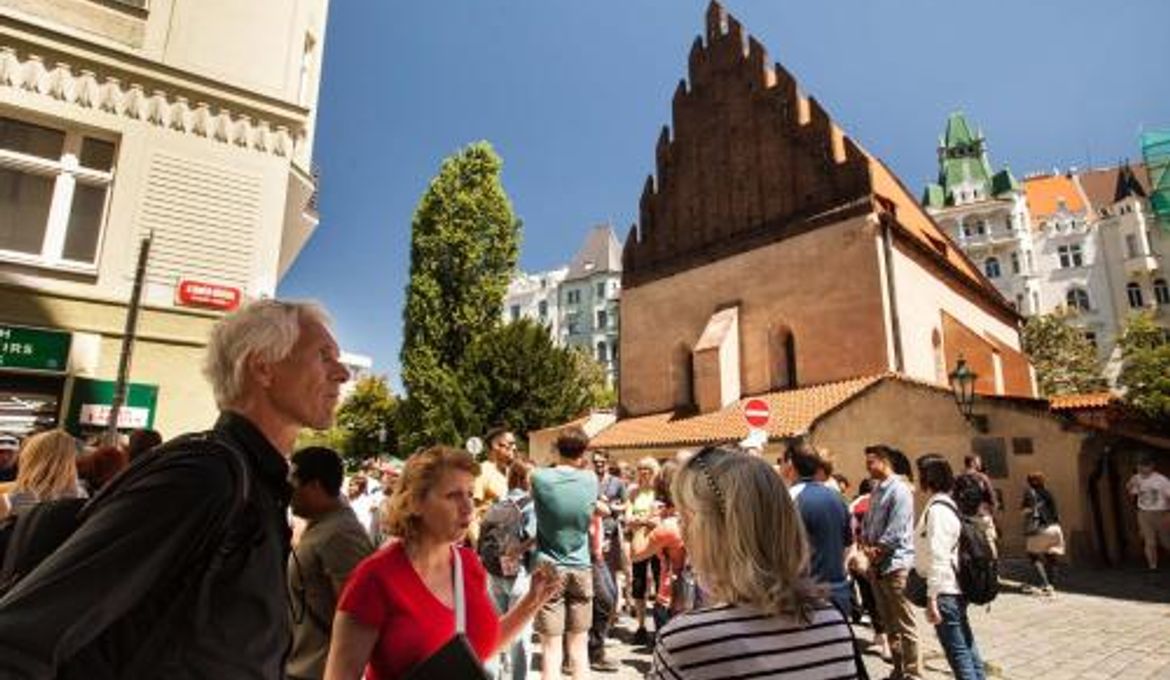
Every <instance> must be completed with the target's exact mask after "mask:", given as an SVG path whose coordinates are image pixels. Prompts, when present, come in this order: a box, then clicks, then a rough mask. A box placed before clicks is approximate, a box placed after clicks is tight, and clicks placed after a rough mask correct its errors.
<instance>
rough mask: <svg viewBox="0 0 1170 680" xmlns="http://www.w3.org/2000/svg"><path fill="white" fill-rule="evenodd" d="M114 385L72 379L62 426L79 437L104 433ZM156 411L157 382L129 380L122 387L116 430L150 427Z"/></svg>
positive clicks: (152, 424)
mask: <svg viewBox="0 0 1170 680" xmlns="http://www.w3.org/2000/svg"><path fill="white" fill-rule="evenodd" d="M114 386H115V383H114V381H112V380H92V379H90V378H74V379H73V389H72V390H71V391H70V397H69V408H68V410H66V412H65V429H67V430H69V431H70V432H71V433H73V434H75V435H77V436H79V437H89V436H92V435H96V434H100V433H102V432H104V431H105V430H106V428H107V427H108V425H109V423H110V411H111V407H112V405H113V403H114ZM157 410H158V385H147V384H141V383H130V384H129V385H127V386H126V401H125V403H124V404H123V405H122V407H121V408H120V409H119V410H118V430H119V431H122V432H128V431H130V430H137V429H142V428H153V427H154V417H155V413H156V411H157Z"/></svg>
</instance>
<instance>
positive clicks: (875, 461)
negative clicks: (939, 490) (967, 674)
mask: <svg viewBox="0 0 1170 680" xmlns="http://www.w3.org/2000/svg"><path fill="white" fill-rule="evenodd" d="M865 467H866V470H867V471H868V472H869V475H870V477H873V478H874V480H875V481H876V482H877V488H875V489H874V490H873V491H872V492H871V493H870V502H869V511H868V512H867V513H866V515H865V521H864V522H863V523H862V525H861V540H862V545H863V548H864V551H865V553H866V557H868V558H869V565H870V572H871V574H872V575H873V580H872V582H871V583H872V585H873V586H874V599H875V600H876V604H877V607H878V611H879V612H880V613H881V619H882V624H883V625H884V626H885V628H886V635H887V637H888V639H889V643H890V656H891V658H892V660H893V665H894V677H896V678H919V677H921V667H922V659H921V656H920V654H919V649H918V630H917V628H916V624H915V619H914V609H913V607H912V605H911V604H910V602H909V601H908V600H907V599H906V596H905V590H906V576H907V574H908V573H909V571H910V568H911V567H912V566H914V495H913V491H912V490H911V488H910V486H909V484H908V483H907V481H906V479H904V478H903V476H902V475H901V474H898V473H897V472H896V470H904V471H905V473H907V474H908V473H909V472H910V467H909V462H908V459H907V458H906V456H905V454H903V453H902V452H901V451H898V450H896V449H893V448H890V447H889V446H886V445H884V444H877V445H874V446H867V447H866V448H865Z"/></svg>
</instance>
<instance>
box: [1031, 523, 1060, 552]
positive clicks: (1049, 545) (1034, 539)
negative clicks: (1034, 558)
mask: <svg viewBox="0 0 1170 680" xmlns="http://www.w3.org/2000/svg"><path fill="white" fill-rule="evenodd" d="M1025 543H1026V547H1025V550H1027V551H1028V554H1029V555H1063V554H1064V532H1063V531H1061V530H1060V525H1059V524H1049V525H1048V526H1046V527H1044V528H1043V529H1041V530H1040V531H1039V532H1037V533H1035V534H1032V535H1031V536H1028V537H1027V539H1026V541H1025Z"/></svg>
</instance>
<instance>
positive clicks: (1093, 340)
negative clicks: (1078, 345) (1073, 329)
mask: <svg viewBox="0 0 1170 680" xmlns="http://www.w3.org/2000/svg"><path fill="white" fill-rule="evenodd" d="M1085 342H1087V343H1089V345H1090V346H1091V347H1092V348H1093V349H1097V334H1096V333H1094V332H1093V331H1087V332H1086V333H1085Z"/></svg>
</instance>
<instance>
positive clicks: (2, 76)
mask: <svg viewBox="0 0 1170 680" xmlns="http://www.w3.org/2000/svg"><path fill="white" fill-rule="evenodd" d="M0 88H10V89H14V90H22V91H24V92H28V93H30V94H34V95H39V96H43V97H48V98H50V99H54V100H56V101H59V102H63V103H65V104H69V105H71V106H77V107H80V108H83V109H92V110H95V111H101V112H104V113H108V114H111V115H115V116H121V117H124V118H129V119H131V120H137V121H142V122H144V123H148V124H150V125H154V126H155V127H160V128H166V129H168V130H171V131H173V132H178V133H182V134H189V135H194V136H196V137H204V138H206V139H212V140H215V141H218V142H221V143H224V144H231V145H233V146H238V147H240V148H249V149H253V150H255V151H259V152H262V153H271V154H273V155H276V156H281V157H288V156H290V155H291V154H292V152H293V149H294V148H296V146H298V145H299V144H301V143H302V142H303V141H304V132H303V130H298V131H297V132H295V133H294V132H292V131H290V130H289V127H288V126H287V125H284V124H273V123H272V122H271V121H268V120H263V119H257V118H255V117H253V116H251V115H249V114H245V113H233V112H232V111H231V110H229V109H228V108H227V107H223V106H219V107H215V108H213V107H212V106H211V105H210V104H208V103H207V102H203V101H197V102H195V104H194V106H192V105H191V102H190V101H189V100H188V98H187V97H185V96H182V95H179V94H176V93H173V92H168V91H166V90H163V89H151V90H150V91H147V90H146V89H145V88H144V87H143V85H142V84H140V83H136V82H123V81H122V80H120V79H118V78H115V77H113V76H108V75H103V74H99V73H96V72H95V71H93V70H91V69H84V68H82V69H79V68H75V67H73V66H71V65H70V64H68V63H65V62H54V63H53V64H46V63H45V60H44V59H43V58H42V57H41V56H39V55H37V54H32V53H30V54H26V55H24V57H23V59H22V58H21V55H20V54H19V53H17V51H16V50H15V49H13V48H12V47H10V46H7V45H0Z"/></svg>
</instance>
